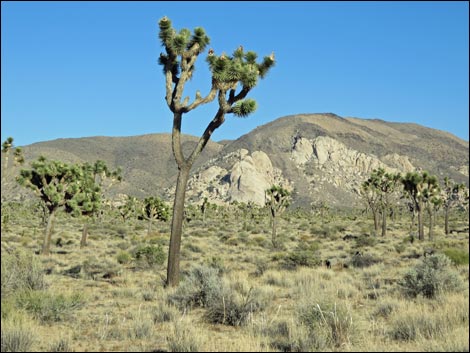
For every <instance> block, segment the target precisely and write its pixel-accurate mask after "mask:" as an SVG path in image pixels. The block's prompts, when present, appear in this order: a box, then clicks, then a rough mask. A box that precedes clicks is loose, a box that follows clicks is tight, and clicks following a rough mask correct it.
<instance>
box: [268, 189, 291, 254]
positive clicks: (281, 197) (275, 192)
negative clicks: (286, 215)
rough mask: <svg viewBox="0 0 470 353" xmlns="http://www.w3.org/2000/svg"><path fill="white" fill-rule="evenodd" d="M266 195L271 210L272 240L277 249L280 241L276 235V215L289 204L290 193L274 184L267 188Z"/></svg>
mask: <svg viewBox="0 0 470 353" xmlns="http://www.w3.org/2000/svg"><path fill="white" fill-rule="evenodd" d="M266 195H267V201H266V204H267V205H268V207H269V209H270V211H271V226H272V235H271V241H272V243H273V247H274V248H275V249H277V248H278V247H279V241H278V239H277V235H276V217H277V216H278V215H280V214H281V213H282V212H284V211H285V209H286V208H287V207H288V206H289V201H290V193H289V191H287V190H286V189H284V188H282V187H281V186H276V185H273V186H271V188H269V189H268V190H266Z"/></svg>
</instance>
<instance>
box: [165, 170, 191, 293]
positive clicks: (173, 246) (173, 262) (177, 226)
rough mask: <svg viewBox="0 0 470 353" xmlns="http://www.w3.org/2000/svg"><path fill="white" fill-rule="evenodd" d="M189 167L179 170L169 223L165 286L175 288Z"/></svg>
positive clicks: (177, 279)
mask: <svg viewBox="0 0 470 353" xmlns="http://www.w3.org/2000/svg"><path fill="white" fill-rule="evenodd" d="M190 170H191V166H187V167H184V168H180V170H179V172H178V180H177V182H176V192H175V200H174V203H173V217H172V221H171V238H170V249H169V252H168V268H167V284H168V285H169V286H176V285H178V282H179V268H180V247H181V234H182V231H183V215H184V198H185V195H186V184H187V183H188V179H189V171H190Z"/></svg>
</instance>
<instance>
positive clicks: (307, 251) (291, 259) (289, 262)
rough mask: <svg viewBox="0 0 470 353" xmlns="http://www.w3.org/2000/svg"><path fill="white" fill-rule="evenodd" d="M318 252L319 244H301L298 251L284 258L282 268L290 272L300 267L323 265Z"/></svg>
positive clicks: (295, 250)
mask: <svg viewBox="0 0 470 353" xmlns="http://www.w3.org/2000/svg"><path fill="white" fill-rule="evenodd" d="M317 250H318V244H317V243H312V244H308V243H301V244H299V246H297V248H296V249H294V250H293V251H291V252H289V253H287V254H286V255H285V256H284V258H283V261H282V263H281V266H282V267H283V268H285V269H288V270H294V269H296V268H297V267H298V266H306V267H314V266H318V265H321V259H320V257H319V256H318V254H317Z"/></svg>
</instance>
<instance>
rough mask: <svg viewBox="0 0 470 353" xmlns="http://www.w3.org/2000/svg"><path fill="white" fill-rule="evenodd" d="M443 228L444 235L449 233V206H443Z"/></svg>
mask: <svg viewBox="0 0 470 353" xmlns="http://www.w3.org/2000/svg"><path fill="white" fill-rule="evenodd" d="M444 228H445V232H446V235H449V233H450V231H449V208H448V207H446V208H445V212H444Z"/></svg>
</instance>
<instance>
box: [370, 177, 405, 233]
mask: <svg viewBox="0 0 470 353" xmlns="http://www.w3.org/2000/svg"><path fill="white" fill-rule="evenodd" d="M400 180H401V176H400V174H393V173H387V172H385V169H383V168H379V169H374V170H373V171H372V174H371V176H370V178H369V179H367V180H366V181H365V182H364V183H363V184H362V185H363V190H364V193H365V195H366V196H367V197H366V199H367V201H368V203H369V206H370V208H371V209H372V212H373V214H374V225H375V230H376V231H377V230H378V217H377V213H378V211H380V213H381V214H382V236H385V235H386V234H387V215H388V214H389V210H390V209H391V207H392V194H393V193H394V192H395V190H396V189H397V187H398V185H399V183H400Z"/></svg>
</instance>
